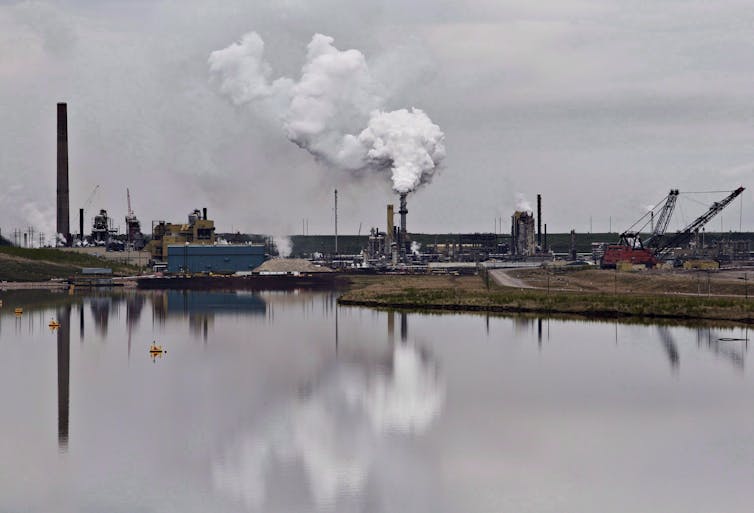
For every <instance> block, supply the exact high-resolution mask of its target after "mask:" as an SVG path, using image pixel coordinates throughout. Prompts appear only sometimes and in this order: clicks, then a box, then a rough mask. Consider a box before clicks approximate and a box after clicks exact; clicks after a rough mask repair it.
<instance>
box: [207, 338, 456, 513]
mask: <svg viewBox="0 0 754 513" xmlns="http://www.w3.org/2000/svg"><path fill="white" fill-rule="evenodd" d="M444 399H445V387H444V383H443V381H442V378H441V375H440V373H439V371H438V367H437V365H436V363H435V362H434V361H433V360H432V359H431V357H430V355H429V354H428V353H427V352H425V351H421V350H419V349H418V348H417V347H416V346H414V345H412V344H405V345H397V346H394V347H392V355H391V357H390V358H389V362H388V365H377V366H375V365H374V364H373V362H372V364H371V365H370V364H366V363H364V362H354V361H350V362H342V361H341V362H338V363H337V364H336V365H335V366H334V367H333V368H331V371H330V372H329V373H328V375H327V376H326V377H325V378H324V379H322V380H319V381H318V382H317V383H316V384H315V385H313V386H312V387H309V388H306V389H304V391H303V392H302V393H301V394H300V396H299V397H298V398H297V399H296V400H294V401H292V402H291V403H290V404H288V405H287V406H285V407H284V408H282V409H281V410H279V411H278V412H277V413H276V414H275V415H272V416H271V417H270V418H269V419H268V421H267V422H266V423H265V424H264V425H262V426H259V427H257V429H255V430H253V431H251V432H248V433H246V434H244V435H243V436H241V437H240V439H237V440H236V441H235V442H234V443H232V444H231V445H230V446H228V447H227V450H226V451H225V453H224V455H223V457H222V458H221V459H219V460H218V461H217V463H216V464H215V466H214V468H213V479H214V483H215V486H216V487H217V489H219V490H221V491H222V492H224V493H225V494H227V495H228V496H230V497H232V498H233V499H235V500H239V501H242V502H243V503H245V504H246V505H247V506H248V507H252V508H256V509H262V508H263V507H264V506H265V502H266V499H267V496H268V491H269V490H270V486H271V485H272V483H271V479H270V475H269V474H270V473H271V472H272V470H271V469H273V468H279V464H280V463H288V464H290V463H300V465H301V466H302V467H303V469H304V470H305V473H306V477H307V481H308V484H309V495H310V499H311V500H312V502H313V503H314V504H315V505H316V506H317V507H318V508H319V509H323V508H327V507H328V506H333V505H334V504H335V503H336V502H337V500H338V499H339V498H340V497H359V496H361V495H362V494H361V492H362V491H363V490H364V488H365V486H366V483H367V480H368V478H369V476H370V472H378V469H377V468H374V467H375V465H374V463H375V459H376V456H377V455H378V452H379V451H380V445H381V444H386V443H389V441H390V439H391V437H389V436H388V435H389V434H393V435H395V434H403V435H418V434H422V433H424V432H426V430H427V429H428V428H429V427H430V426H431V424H432V422H433V421H434V419H435V418H437V416H438V415H439V413H440V411H441V409H442V405H443V403H444Z"/></svg>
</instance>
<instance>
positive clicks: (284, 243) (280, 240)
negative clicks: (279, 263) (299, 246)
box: [274, 235, 293, 258]
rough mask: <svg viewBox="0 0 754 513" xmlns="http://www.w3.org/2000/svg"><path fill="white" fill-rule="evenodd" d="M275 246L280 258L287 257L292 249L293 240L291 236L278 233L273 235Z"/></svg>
mask: <svg viewBox="0 0 754 513" xmlns="http://www.w3.org/2000/svg"><path fill="white" fill-rule="evenodd" d="M274 240H275V247H276V248H277V250H278V255H279V256H280V257H282V258H288V257H289V256H291V251H293V242H292V241H291V238H290V237H288V236H286V235H278V236H276V237H274Z"/></svg>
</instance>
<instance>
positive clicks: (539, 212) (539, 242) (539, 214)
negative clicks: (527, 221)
mask: <svg viewBox="0 0 754 513" xmlns="http://www.w3.org/2000/svg"><path fill="white" fill-rule="evenodd" d="M537 246H539V247H540V248H541V247H542V195H541V194H537Z"/></svg>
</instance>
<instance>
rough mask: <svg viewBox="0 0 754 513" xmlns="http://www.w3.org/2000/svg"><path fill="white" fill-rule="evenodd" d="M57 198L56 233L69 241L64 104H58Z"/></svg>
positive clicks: (66, 141) (66, 137)
mask: <svg viewBox="0 0 754 513" xmlns="http://www.w3.org/2000/svg"><path fill="white" fill-rule="evenodd" d="M57 192H58V197H57V214H58V216H57V226H56V229H57V233H62V234H63V236H64V237H65V238H66V242H69V240H70V234H71V227H70V219H69V215H70V212H69V207H68V110H67V105H66V104H65V103H58V190H57Z"/></svg>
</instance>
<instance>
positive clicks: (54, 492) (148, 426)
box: [0, 292, 754, 513]
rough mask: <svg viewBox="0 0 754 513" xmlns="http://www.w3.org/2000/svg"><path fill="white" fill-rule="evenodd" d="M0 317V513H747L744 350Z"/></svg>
mask: <svg viewBox="0 0 754 513" xmlns="http://www.w3.org/2000/svg"><path fill="white" fill-rule="evenodd" d="M0 298H2V299H4V302H5V304H4V307H3V308H2V310H0V462H2V463H1V464H0V512H17V511H19V512H20V511H23V512H49V511H62V512H74V511H75V512H79V511H83V512H103V511H107V512H209V511H212V512H236V511H264V512H274V511H286V512H289V511H290V512H294V511H315V512H319V511H322V512H326V511H359V512H414V511H415V512H508V511H510V512H527V511H532V512H577V511H578V512H606V511H609V512H653V511H657V512H684V513H688V512H713V511H719V512H729V513H731V512H747V513H748V512H751V511H754V380H753V379H752V369H751V368H750V367H751V365H752V362H751V357H750V355H749V353H748V352H747V346H746V343H745V342H743V341H720V340H718V339H719V338H742V337H745V336H746V335H747V332H746V331H745V330H743V329H740V328H737V329H732V330H721V329H710V328H699V329H697V328H684V327H657V326H640V325H621V324H615V323H593V322H575V321H555V320H552V321H548V320H544V321H541V320H540V321H538V320H536V319H534V320H532V319H520V318H518V319H517V318H504V317H489V318H487V317H484V316H472V315H424V314H414V313H410V314H407V315H401V314H400V313H395V314H392V313H387V312H378V311H373V310H368V309H361V308H345V307H340V308H336V306H335V303H334V296H333V295H332V294H322V293H305V292H301V293H297V294H293V293H272V292H270V293H262V294H258V295H251V294H234V293H221V294H217V293H191V294H184V293H181V292H168V293H151V294H139V293H135V292H134V293H127V292H126V293H121V294H116V295H100V296H89V297H81V296H73V297H69V296H65V295H61V294H47V293H45V294H42V293H33V294H28V293H27V294H11V293H7V292H6V293H2V296H0ZM15 306H24V307H25V313H24V314H23V315H22V316H21V317H16V316H15V315H14V313H13V308H14V307H15ZM53 317H54V318H56V319H57V320H59V321H60V323H61V324H62V326H61V328H60V329H58V330H56V331H51V330H50V329H49V328H48V326H47V324H48V322H49V321H50V319H51V318H53ZM152 340H157V341H158V342H159V343H161V344H162V345H163V346H165V347H166V348H167V351H168V352H167V354H166V355H164V356H162V357H158V358H155V359H154V360H153V359H152V358H150V357H149V355H148V354H147V349H148V346H149V344H150V343H151V342H152Z"/></svg>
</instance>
